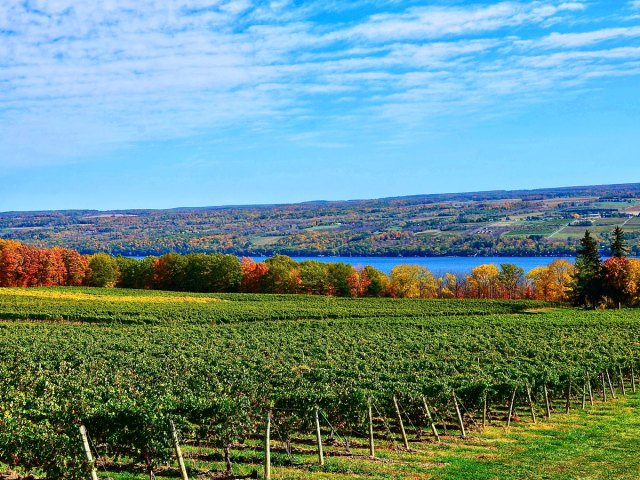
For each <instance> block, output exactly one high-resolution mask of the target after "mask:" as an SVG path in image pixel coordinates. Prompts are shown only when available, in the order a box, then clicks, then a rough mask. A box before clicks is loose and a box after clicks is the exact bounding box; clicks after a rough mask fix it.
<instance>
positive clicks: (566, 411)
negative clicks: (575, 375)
mask: <svg viewBox="0 0 640 480" xmlns="http://www.w3.org/2000/svg"><path fill="white" fill-rule="evenodd" d="M570 410H571V382H569V383H568V384H567V403H566V405H565V413H569V411H570Z"/></svg>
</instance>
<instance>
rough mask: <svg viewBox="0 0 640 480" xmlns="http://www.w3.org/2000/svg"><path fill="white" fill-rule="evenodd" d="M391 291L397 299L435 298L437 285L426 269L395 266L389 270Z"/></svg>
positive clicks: (413, 266)
mask: <svg viewBox="0 0 640 480" xmlns="http://www.w3.org/2000/svg"><path fill="white" fill-rule="evenodd" d="M391 291H392V294H393V296H395V297H398V298H436V297H437V294H438V283H437V281H436V279H435V277H434V276H433V274H432V273H431V272H430V271H429V269H427V268H426V267H422V266H420V265H396V266H395V267H393V269H392V270H391Z"/></svg>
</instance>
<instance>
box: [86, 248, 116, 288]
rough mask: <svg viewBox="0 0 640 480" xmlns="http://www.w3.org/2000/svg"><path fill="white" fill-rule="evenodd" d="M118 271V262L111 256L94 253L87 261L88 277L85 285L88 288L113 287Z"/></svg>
mask: <svg viewBox="0 0 640 480" xmlns="http://www.w3.org/2000/svg"><path fill="white" fill-rule="evenodd" d="M119 275H120V271H119V270H118V262H116V259H115V258H113V257H112V256H111V255H107V254H106V253H96V254H95V255H92V256H91V259H90V260H89V275H87V279H86V283H87V285H88V286H90V287H107V288H111V287H115V285H116V283H117V282H118V277H119Z"/></svg>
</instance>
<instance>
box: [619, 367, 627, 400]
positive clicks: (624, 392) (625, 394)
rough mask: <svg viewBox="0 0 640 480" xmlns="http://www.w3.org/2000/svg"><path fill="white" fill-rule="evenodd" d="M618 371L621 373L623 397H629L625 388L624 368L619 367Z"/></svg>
mask: <svg viewBox="0 0 640 480" xmlns="http://www.w3.org/2000/svg"><path fill="white" fill-rule="evenodd" d="M618 371H619V372H620V390H622V396H623V397H626V396H627V391H626V390H625V388H624V377H623V376H622V367H618Z"/></svg>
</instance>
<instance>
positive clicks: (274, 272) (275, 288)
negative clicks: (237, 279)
mask: <svg viewBox="0 0 640 480" xmlns="http://www.w3.org/2000/svg"><path fill="white" fill-rule="evenodd" d="M265 263H266V264H267V267H268V270H267V273H266V275H265V276H264V277H263V278H262V285H263V287H262V288H263V291H264V292H268V293H298V291H299V289H300V286H301V283H302V281H301V280H300V270H299V267H298V262H296V261H295V260H293V259H292V258H290V257H287V256H286V255H275V256H273V257H271V258H268V259H267V260H266V261H265Z"/></svg>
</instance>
